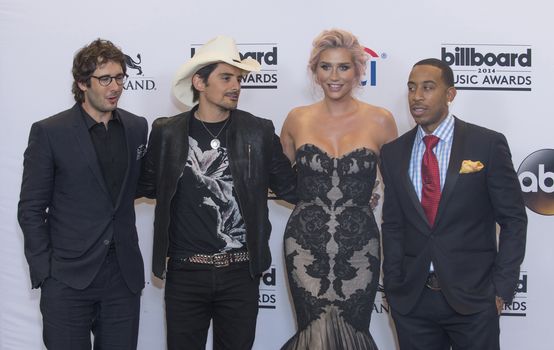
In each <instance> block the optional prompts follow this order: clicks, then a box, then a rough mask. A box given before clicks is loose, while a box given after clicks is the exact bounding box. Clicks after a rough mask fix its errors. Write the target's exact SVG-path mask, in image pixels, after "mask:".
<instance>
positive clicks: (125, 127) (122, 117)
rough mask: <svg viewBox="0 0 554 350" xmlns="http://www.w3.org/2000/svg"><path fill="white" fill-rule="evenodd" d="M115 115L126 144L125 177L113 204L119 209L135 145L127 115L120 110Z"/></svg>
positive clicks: (134, 159) (134, 156)
mask: <svg viewBox="0 0 554 350" xmlns="http://www.w3.org/2000/svg"><path fill="white" fill-rule="evenodd" d="M117 113H118V114H119V119H120V120H121V123H122V124H123V130H124V134H125V142H126V143H127V170H126V171H125V177H124V178H123V182H122V183H121V189H120V190H119V194H118V195H117V201H116V203H115V207H116V208H118V207H119V203H121V197H122V196H123V193H124V192H125V189H126V188H127V181H129V176H130V174H131V170H132V167H133V162H136V161H137V159H136V153H137V150H136V143H135V142H133V139H134V136H135V135H134V134H133V129H132V128H131V121H130V120H129V118H127V115H126V114H124V113H123V112H121V111H120V110H118V111H117Z"/></svg>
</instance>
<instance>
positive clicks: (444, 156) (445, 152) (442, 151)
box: [408, 114, 454, 201]
mask: <svg viewBox="0 0 554 350" xmlns="http://www.w3.org/2000/svg"><path fill="white" fill-rule="evenodd" d="M425 135H426V134H425V131H423V129H422V128H421V126H418V128H417V133H416V136H415V140H414V146H413V147H412V158H411V160H410V166H409V168H408V174H409V175H410V179H411V180H412V184H413V185H414V189H415V191H416V193H417V197H418V198H419V200H420V201H421V188H422V187H423V183H422V181H421V161H422V159H423V153H424V152H425V143H424V142H423V137H424V136H425ZM432 135H435V136H437V137H438V138H439V143H438V144H437V146H436V147H435V148H434V149H433V151H434V153H435V155H436V156H437V160H438V162H439V174H440V180H441V191H442V188H443V187H444V180H445V178H446V171H447V170H448V162H449V161H450V150H451V149H452V139H453V138H454V116H453V115H452V114H448V116H447V117H446V118H445V119H444V120H443V121H442V123H440V125H439V126H438V127H437V128H436V129H435V131H434V132H433V134H432Z"/></svg>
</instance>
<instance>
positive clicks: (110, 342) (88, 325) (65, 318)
mask: <svg viewBox="0 0 554 350" xmlns="http://www.w3.org/2000/svg"><path fill="white" fill-rule="evenodd" d="M40 309H41V312H42V320H43V340H44V344H45V345H46V347H47V348H48V349H49V350H69V349H71V350H90V348H91V332H92V334H93V335H94V349H95V350H135V349H136V348H137V336H138V326H139V315H140V293H133V292H131V291H130V290H129V288H128V287H127V284H126V283H125V280H124V279H123V276H122V275H121V271H120V269H119V264H118V263H117V257H116V255H115V250H114V249H110V251H109V252H108V255H107V256H106V260H105V261H104V263H103V265H102V267H101V268H100V271H99V272H98V275H97V276H96V277H95V279H94V280H93V281H92V283H91V284H90V285H89V286H88V287H87V288H85V289H82V290H78V289H73V288H71V287H69V286H67V285H65V284H64V283H62V282H60V281H58V280H56V279H55V278H52V277H50V278H48V279H46V280H45V281H44V283H43V284H42V286H41V298H40Z"/></svg>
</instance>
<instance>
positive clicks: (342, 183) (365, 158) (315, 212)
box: [282, 144, 380, 350]
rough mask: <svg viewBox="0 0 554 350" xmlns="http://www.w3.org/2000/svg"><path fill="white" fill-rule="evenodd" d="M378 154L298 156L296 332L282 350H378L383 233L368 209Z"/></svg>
mask: <svg viewBox="0 0 554 350" xmlns="http://www.w3.org/2000/svg"><path fill="white" fill-rule="evenodd" d="M377 161H378V157H377V156H376V155H375V153H373V152H372V151H371V150H369V149H366V148H359V149H356V150H354V151H352V152H349V153H347V154H345V155H343V156H341V157H339V158H335V157H331V156H329V155H328V154H327V153H326V152H324V151H323V150H321V149H320V148H318V147H317V146H315V145H312V144H306V145H303V146H301V147H300V148H299V149H298V151H297V153H296V167H297V172H298V189H297V191H298V196H299V202H298V204H297V205H296V207H295V209H294V211H293V212H292V214H291V216H290V218H289V221H288V223H287V228H286V230H285V237H284V245H285V246H284V248H285V261H286V267H287V275H288V283H289V287H290V290H291V295H292V298H293V302H294V308H295V311H296V319H297V325H298V332H297V333H296V334H295V335H294V336H293V337H292V338H291V339H290V340H289V341H288V342H287V343H286V344H285V345H284V346H283V347H282V349H312V350H324V349H336V350H343V349H344V350H346V349H377V346H376V345H375V342H374V341H373V338H372V337H371V335H370V333H369V322H370V319H371V311H372V309H373V301H374V299H375V293H376V291H377V287H378V283H379V273H380V263H379V257H380V248H379V230H378V228H377V225H376V223H375V218H374V216H373V212H372V210H371V208H370V204H369V203H370V199H371V193H372V190H373V186H374V183H375V177H376V170H377Z"/></svg>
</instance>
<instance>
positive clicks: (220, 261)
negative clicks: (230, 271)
mask: <svg viewBox="0 0 554 350" xmlns="http://www.w3.org/2000/svg"><path fill="white" fill-rule="evenodd" d="M230 260H231V259H230V258H229V254H228V253H216V254H214V255H212V262H213V264H214V266H215V267H227V266H229V264H230V263H231V261H230Z"/></svg>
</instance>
